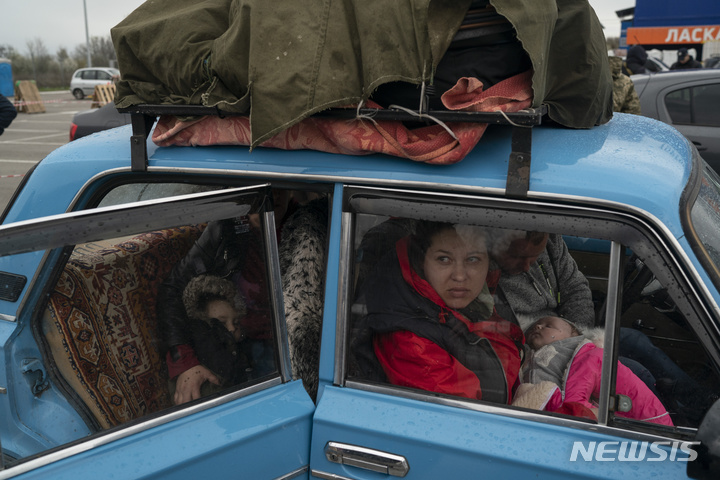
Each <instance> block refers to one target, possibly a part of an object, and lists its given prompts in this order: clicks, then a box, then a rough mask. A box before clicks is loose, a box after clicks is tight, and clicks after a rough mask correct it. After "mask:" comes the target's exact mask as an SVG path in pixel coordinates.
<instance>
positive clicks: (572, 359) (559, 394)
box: [513, 316, 673, 426]
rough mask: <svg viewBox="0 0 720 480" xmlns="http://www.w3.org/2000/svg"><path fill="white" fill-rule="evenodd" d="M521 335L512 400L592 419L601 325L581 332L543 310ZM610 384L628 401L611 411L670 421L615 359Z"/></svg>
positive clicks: (597, 392)
mask: <svg viewBox="0 0 720 480" xmlns="http://www.w3.org/2000/svg"><path fill="white" fill-rule="evenodd" d="M525 338H526V342H527V345H528V346H529V347H530V351H529V353H528V355H527V358H526V359H525V362H524V364H523V366H522V368H521V369H520V378H521V381H522V384H521V385H520V387H518V390H517V392H516V394H515V400H514V401H513V405H516V406H521V407H527V408H535V409H540V410H547V411H551V412H558V413H565V414H568V415H574V416H582V417H586V418H591V419H593V420H595V419H597V417H596V413H597V406H598V405H597V399H598V397H599V395H600V383H601V379H602V357H603V350H602V346H603V340H604V331H603V330H602V329H601V328H595V329H591V330H588V331H586V332H581V331H580V330H578V328H577V327H576V326H575V325H573V324H572V323H571V322H570V321H568V320H566V319H564V318H562V317H555V316H547V317H543V318H541V319H539V320H538V321H537V322H535V323H534V324H532V325H531V326H530V327H529V328H528V329H527V330H526V332H525ZM615 389H616V394H618V395H624V396H626V397H628V398H629V399H630V401H631V405H630V409H629V410H628V411H622V412H621V411H616V412H615V415H617V416H619V417H626V418H631V419H635V420H642V421H645V422H652V423H658V424H661V425H669V426H672V425H673V423H672V420H671V419H670V415H669V414H668V412H667V410H666V409H665V407H664V406H663V405H662V403H661V402H660V400H658V398H657V397H656V396H655V395H654V394H653V393H652V392H651V391H650V389H649V388H648V387H647V385H645V384H644V383H643V382H642V380H640V379H639V378H638V377H637V376H636V375H635V374H634V373H632V371H630V369H629V368H627V367H626V366H624V365H623V364H622V363H620V362H618V366H617V381H616V384H615Z"/></svg>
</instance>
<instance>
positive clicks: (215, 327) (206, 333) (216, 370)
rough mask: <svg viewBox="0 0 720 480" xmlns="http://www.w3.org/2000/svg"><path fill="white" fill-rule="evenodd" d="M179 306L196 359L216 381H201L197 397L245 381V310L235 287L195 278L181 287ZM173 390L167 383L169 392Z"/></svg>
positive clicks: (213, 279)
mask: <svg viewBox="0 0 720 480" xmlns="http://www.w3.org/2000/svg"><path fill="white" fill-rule="evenodd" d="M183 304H184V306H185V311H186V312H187V316H188V318H189V319H190V323H189V328H190V330H191V332H190V334H191V338H192V344H193V345H192V346H193V350H194V352H195V355H197V360H198V361H199V362H200V364H202V365H204V366H205V367H206V368H208V369H209V370H210V371H211V372H212V373H213V374H214V375H215V376H216V378H215V379H216V380H217V382H214V381H212V379H211V380H210V381H208V382H205V383H204V384H203V386H202V388H201V396H205V395H209V394H211V393H215V392H217V391H219V390H221V389H222V388H226V387H229V386H232V385H237V384H238V383H242V382H244V381H246V380H247V379H248V369H249V362H248V360H247V358H246V356H245V354H244V353H243V350H244V349H243V348H242V345H241V344H242V341H243V340H244V338H245V335H244V332H243V331H242V329H241V326H240V321H241V320H242V318H243V316H244V315H245V312H246V307H245V302H244V300H243V298H242V296H241V295H240V293H239V292H238V290H237V288H236V286H235V284H233V282H231V281H230V280H227V279H224V278H220V277H217V276H214V275H199V276H197V277H194V278H193V279H192V280H190V282H189V283H188V284H187V286H186V287H185V290H184V291H183ZM174 387H175V385H174V384H173V383H172V381H171V385H170V389H171V391H174ZM171 394H172V392H171Z"/></svg>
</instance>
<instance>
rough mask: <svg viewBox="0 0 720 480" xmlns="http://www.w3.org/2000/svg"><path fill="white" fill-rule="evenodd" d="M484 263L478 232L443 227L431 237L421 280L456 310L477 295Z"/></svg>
mask: <svg viewBox="0 0 720 480" xmlns="http://www.w3.org/2000/svg"><path fill="white" fill-rule="evenodd" d="M468 230H470V229H468ZM488 263H489V260H488V253H487V248H486V247H485V237H484V236H483V235H482V234H481V233H480V232H478V231H468V232H467V233H466V232H463V233H462V234H458V233H457V232H456V231H455V230H443V231H442V232H439V233H437V234H435V236H434V237H433V238H432V240H431V243H430V248H428V250H427V252H425V261H424V263H423V267H424V271H425V279H426V280H427V281H428V283H430V285H432V287H433V288H434V289H435V291H436V292H437V293H438V294H439V295H440V297H441V298H442V299H443V300H444V301H445V304H446V305H447V306H448V307H450V308H454V309H458V308H465V307H467V306H468V305H469V304H470V302H472V301H473V300H474V299H476V298H477V296H478V295H480V292H481V291H482V289H483V286H484V285H485V277H486V276H487V272H488Z"/></svg>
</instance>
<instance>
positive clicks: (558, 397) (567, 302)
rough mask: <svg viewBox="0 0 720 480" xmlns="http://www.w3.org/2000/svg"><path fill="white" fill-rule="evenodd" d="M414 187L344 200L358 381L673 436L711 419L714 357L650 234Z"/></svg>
mask: <svg viewBox="0 0 720 480" xmlns="http://www.w3.org/2000/svg"><path fill="white" fill-rule="evenodd" d="M350 195H351V194H348V196H350ZM405 195H406V194H398V196H399V197H403V198H402V199H401V198H398V197H396V198H392V197H387V198H379V196H378V197H375V196H374V194H373V195H369V196H368V197H363V196H362V195H358V196H356V197H351V198H350V200H349V201H348V202H346V208H347V210H348V213H350V212H352V215H351V216H348V217H347V222H348V230H347V231H348V232H353V235H352V252H353V253H352V255H351V257H352V258H353V259H354V264H353V268H352V269H351V270H350V271H349V272H348V275H349V276H350V277H351V281H349V282H348V283H349V285H352V287H351V288H349V289H348V292H347V294H348V295H349V296H350V298H351V301H350V302H349V303H350V305H351V306H350V308H349V311H348V312H347V315H348V318H349V326H348V328H347V332H348V334H347V335H348V338H347V346H348V351H349V354H348V358H347V363H346V364H345V365H344V368H345V370H344V372H345V373H344V374H345V376H344V380H345V381H347V383H348V384H349V385H351V386H353V385H355V384H362V385H363V387H362V388H373V386H374V387H375V388H378V390H379V391H382V392H385V393H389V394H393V395H400V396H412V398H418V397H417V395H421V396H422V395H423V394H424V395H425V396H424V397H422V398H424V399H425V400H426V401H430V402H438V401H439V402H441V403H442V402H443V400H442V399H448V400H450V399H452V400H454V401H457V400H460V399H462V401H463V402H467V403H468V408H477V407H473V406H471V405H474V404H477V403H478V402H479V403H481V404H482V403H487V404H491V405H494V406H498V405H506V406H507V407H508V409H509V410H512V409H517V408H522V409H530V410H532V411H535V412H542V415H552V416H558V415H561V416H564V417H568V418H575V419H582V420H583V421H586V420H590V421H593V422H597V423H599V424H607V425H615V426H620V427H622V428H626V429H629V430H637V431H649V432H656V433H661V434H662V435H674V434H682V432H683V431H684V430H683V429H688V428H689V429H693V428H696V427H697V426H698V425H699V422H700V420H701V419H702V416H703V415H704V413H705V412H706V411H707V409H708V408H709V407H710V405H712V403H713V402H714V400H715V399H717V394H718V393H719V392H720V383H719V382H718V373H717V358H715V357H713V356H711V355H708V354H707V353H706V352H707V349H708V347H709V345H707V344H706V343H704V342H703V340H702V339H703V338H704V337H705V335H704V333H703V332H704V330H703V327H702V323H701V322H700V320H699V317H698V314H697V313H696V312H694V310H693V309H692V308H689V307H688V300H687V298H686V297H685V295H684V294H683V291H682V289H681V288H679V287H678V285H677V278H676V272H674V271H673V270H671V269H670V268H669V263H668V261H667V258H668V256H667V253H666V252H662V251H659V250H658V249H657V246H656V242H655V241H653V240H652V237H651V236H650V237H648V236H645V235H641V234H640V232H639V231H638V230H637V229H636V228H635V227H633V226H630V225H627V224H624V223H623V222H618V223H615V224H614V225H612V227H608V222H607V218H597V219H594V220H593V219H592V218H588V217H587V215H586V214H585V213H583V214H582V215H580V214H578V216H577V217H574V216H573V215H572V214H570V213H567V212H564V213H563V214H562V215H555V214H546V215H542V214H540V212H538V211H533V212H532V213H526V212H518V211H514V210H513V209H512V208H499V207H492V206H488V205H480V206H478V205H476V206H475V207H473V206H472V204H473V203H475V202H473V201H472V200H471V199H468V200H467V201H468V204H467V205H465V206H463V205H461V204H460V203H461V201H460V200H458V199H457V198H455V199H446V202H447V203H443V201H442V200H440V199H438V198H436V197H433V198H432V199H428V200H427V202H423V201H421V200H420V199H417V198H413V199H411V198H410V197H407V198H405ZM522 225H526V227H525V229H523V228H521V226H522ZM591 234H592V235H591ZM619 299H621V301H620V300H619ZM678 302H679V303H678ZM678 305H681V307H679V306H678ZM608 311H610V312H611V316H610V317H607V312H608ZM606 318H611V323H609V324H608V323H606ZM608 355H610V357H608ZM453 405H457V403H453Z"/></svg>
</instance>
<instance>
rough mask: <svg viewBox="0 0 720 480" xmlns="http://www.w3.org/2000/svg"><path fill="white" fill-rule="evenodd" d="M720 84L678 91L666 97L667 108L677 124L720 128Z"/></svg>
mask: <svg viewBox="0 0 720 480" xmlns="http://www.w3.org/2000/svg"><path fill="white" fill-rule="evenodd" d="M718 102H720V84H711V85H700V86H696V87H689V88H683V89H681V90H676V91H674V92H671V93H669V94H668V95H666V96H665V106H666V107H667V109H668V113H669V114H670V118H671V119H672V122H673V123H675V124H693V125H706V126H715V127H717V126H720V113H719V112H718V111H717V109H716V108H715V106H716V105H718Z"/></svg>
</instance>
